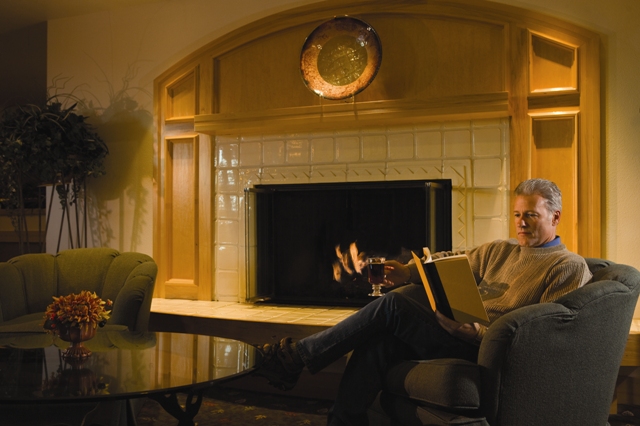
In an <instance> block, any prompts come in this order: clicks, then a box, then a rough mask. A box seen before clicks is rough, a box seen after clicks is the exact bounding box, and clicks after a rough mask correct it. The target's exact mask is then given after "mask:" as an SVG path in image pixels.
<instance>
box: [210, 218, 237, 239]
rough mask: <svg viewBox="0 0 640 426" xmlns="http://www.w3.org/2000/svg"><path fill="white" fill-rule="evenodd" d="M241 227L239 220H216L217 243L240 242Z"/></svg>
mask: <svg viewBox="0 0 640 426" xmlns="http://www.w3.org/2000/svg"><path fill="white" fill-rule="evenodd" d="M239 227H240V225H239V223H238V221H237V220H226V219H218V220H216V221H215V229H216V237H215V242H216V244H238V242H239V241H238V234H239Z"/></svg>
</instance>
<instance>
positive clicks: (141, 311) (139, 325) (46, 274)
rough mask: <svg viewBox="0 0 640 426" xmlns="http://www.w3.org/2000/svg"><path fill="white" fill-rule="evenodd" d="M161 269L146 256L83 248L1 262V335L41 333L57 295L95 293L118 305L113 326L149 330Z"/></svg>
mask: <svg viewBox="0 0 640 426" xmlns="http://www.w3.org/2000/svg"><path fill="white" fill-rule="evenodd" d="M157 271H158V268H157V265H156V263H155V262H154V260H153V259H152V258H151V257H149V256H147V255H145V254H142V253H135V252H123V253H121V252H118V251H117V250H114V249H111V248H104V247H100V248H79V249H71V250H64V251H61V252H60V253H58V254H56V255H52V254H47V253H36V254H24V255H21V256H17V257H14V258H12V259H10V260H9V261H7V262H1V263H0V333H3V332H29V331H36V330H38V329H39V330H41V329H42V327H41V324H43V323H44V312H45V310H46V308H47V306H48V305H49V304H50V303H51V302H52V301H53V296H63V295H67V294H71V293H79V292H80V291H82V290H89V291H92V292H95V293H96V294H97V295H98V296H100V297H101V298H102V299H105V300H106V299H110V300H111V301H113V306H112V310H111V318H110V319H109V321H108V325H109V326H113V325H119V326H126V327H127V328H128V329H129V330H131V331H140V332H144V331H147V329H148V325H149V315H150V310H151V299H152V297H153V288H154V285H155V279H156V274H157Z"/></svg>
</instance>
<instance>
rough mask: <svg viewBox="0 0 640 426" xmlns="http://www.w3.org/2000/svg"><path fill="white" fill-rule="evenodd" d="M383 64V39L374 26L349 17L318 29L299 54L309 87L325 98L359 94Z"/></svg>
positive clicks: (324, 24)
mask: <svg viewBox="0 0 640 426" xmlns="http://www.w3.org/2000/svg"><path fill="white" fill-rule="evenodd" d="M381 61H382V46H381V44H380V39H379V38H378V34H376V32H375V30H374V29H373V28H372V27H371V25H369V24H367V23H366V22H364V21H361V20H359V19H355V18H351V17H348V16H341V17H336V18H334V19H332V20H330V21H327V22H325V23H323V24H321V25H320V26H318V27H317V28H316V29H315V30H313V32H312V33H311V34H309V36H308V37H307V39H306V41H305V43H304V46H303V47H302V53H301V54H300V71H301V72H302V79H303V81H304V83H305V84H306V86H307V87H308V88H309V90H311V91H312V92H314V93H315V94H316V95H318V96H320V97H322V98H325V99H333V100H338V99H345V98H348V97H350V96H353V95H355V94H357V93H360V92H361V91H362V90H364V89H365V88H366V87H367V86H368V85H369V84H370V83H371V82H372V81H373V79H374V78H375V76H376V74H377V73H378V68H380V62H381Z"/></svg>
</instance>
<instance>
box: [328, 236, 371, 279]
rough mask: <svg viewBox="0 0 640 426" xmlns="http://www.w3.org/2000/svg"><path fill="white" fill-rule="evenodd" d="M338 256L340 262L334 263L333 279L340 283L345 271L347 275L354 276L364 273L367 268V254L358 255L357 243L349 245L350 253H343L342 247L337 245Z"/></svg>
mask: <svg viewBox="0 0 640 426" xmlns="http://www.w3.org/2000/svg"><path fill="white" fill-rule="evenodd" d="M336 256H337V257H338V260H336V261H335V262H334V263H333V278H334V280H336V281H338V282H340V275H341V274H342V271H343V270H344V271H345V272H346V273H347V274H349V275H353V274H354V272H355V273H357V274H361V273H362V269H364V266H365V254H364V253H358V246H357V245H356V243H355V242H353V243H351V244H350V245H349V252H348V253H342V250H341V249H340V245H336Z"/></svg>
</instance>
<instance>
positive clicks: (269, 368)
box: [253, 337, 304, 391]
mask: <svg viewBox="0 0 640 426" xmlns="http://www.w3.org/2000/svg"><path fill="white" fill-rule="evenodd" d="M257 348H258V351H260V353H261V355H262V359H263V360H262V364H260V366H259V367H258V368H257V369H256V371H255V372H254V373H253V375H254V376H261V377H265V378H267V379H268V380H269V384H270V385H271V386H273V387H275V388H277V389H280V390H283V391H288V390H291V389H293V387H294V386H295V385H296V383H297V382H298V378H299V377H300V373H302V369H303V368H304V364H303V363H302V361H301V360H300V356H299V355H298V354H297V353H296V352H295V347H294V343H293V341H292V339H291V337H285V338H284V339H282V340H280V341H279V342H277V343H275V344H269V343H267V344H265V345H262V346H257Z"/></svg>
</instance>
